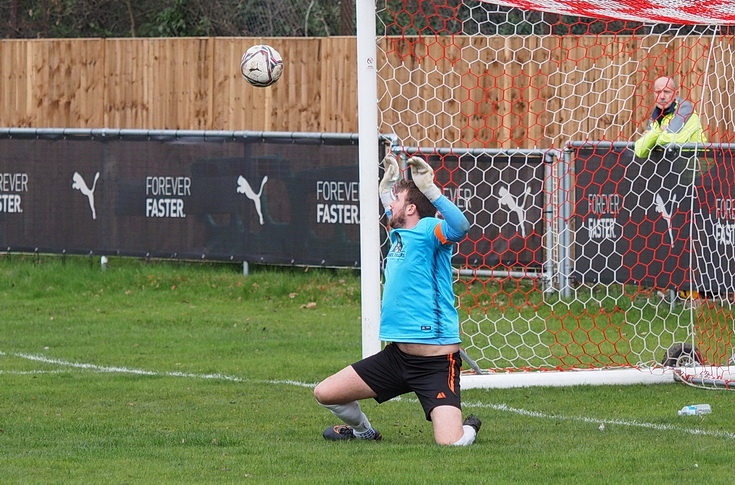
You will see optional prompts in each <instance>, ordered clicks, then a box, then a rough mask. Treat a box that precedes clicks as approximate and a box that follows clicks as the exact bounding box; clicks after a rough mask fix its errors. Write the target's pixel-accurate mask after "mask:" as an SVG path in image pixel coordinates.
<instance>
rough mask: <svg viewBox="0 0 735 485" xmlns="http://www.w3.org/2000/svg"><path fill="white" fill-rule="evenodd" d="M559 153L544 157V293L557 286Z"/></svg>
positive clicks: (550, 291) (554, 290)
mask: <svg viewBox="0 0 735 485" xmlns="http://www.w3.org/2000/svg"><path fill="white" fill-rule="evenodd" d="M558 158H559V157H558V153H557V154H555V156H546V157H544V211H543V220H544V246H545V248H544V249H545V251H544V252H545V259H544V270H543V276H542V284H543V287H544V293H555V292H556V290H557V288H556V286H555V285H554V271H555V270H556V268H557V267H558V264H557V257H556V254H557V251H556V246H555V244H554V242H555V241H556V240H557V238H558V234H557V231H556V224H555V223H554V219H555V217H556V216H555V214H556V210H555V208H556V207H558V206H557V204H556V197H555V195H556V194H557V184H556V183H555V181H556V179H555V177H554V166H555V164H556V163H557V160H558Z"/></svg>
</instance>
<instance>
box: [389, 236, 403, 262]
mask: <svg viewBox="0 0 735 485" xmlns="http://www.w3.org/2000/svg"><path fill="white" fill-rule="evenodd" d="M405 257H406V251H405V250H404V249H403V238H401V235H400V234H398V233H396V242H395V244H393V247H392V248H391V249H390V251H389V252H388V258H391V259H403V258H405Z"/></svg>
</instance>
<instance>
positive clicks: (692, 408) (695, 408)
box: [679, 404, 712, 416]
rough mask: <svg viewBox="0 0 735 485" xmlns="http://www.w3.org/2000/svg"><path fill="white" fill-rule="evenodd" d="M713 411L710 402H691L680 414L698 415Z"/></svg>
mask: <svg viewBox="0 0 735 485" xmlns="http://www.w3.org/2000/svg"><path fill="white" fill-rule="evenodd" d="M711 412H712V406H710V405H709V404H690V405H689V406H684V407H683V408H681V409H680V410H679V416H697V415H699V414H709V413H711Z"/></svg>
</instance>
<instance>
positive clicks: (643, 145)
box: [634, 77, 707, 158]
mask: <svg viewBox="0 0 735 485" xmlns="http://www.w3.org/2000/svg"><path fill="white" fill-rule="evenodd" d="M678 91H679V88H678V85H677V84H676V81H675V80H674V78H671V77H660V78H658V79H656V80H655V81H654V82H653V93H654V95H655V96H656V99H655V103H656V107H655V108H654V109H653V112H652V113H651V119H650V121H649V124H648V130H647V131H646V132H645V133H644V134H643V136H642V137H641V138H639V139H638V140H636V142H635V149H634V151H635V154H636V156H637V157H641V158H647V157H648V155H649V154H650V153H651V150H652V149H653V148H654V147H656V146H661V145H668V144H669V143H676V144H679V145H681V144H684V143H707V137H706V136H705V134H704V132H703V131H702V125H701V123H700V122H699V115H698V114H697V112H696V111H695V110H694V106H693V105H692V103H691V102H689V101H685V100H683V99H681V98H679V97H677V93H678Z"/></svg>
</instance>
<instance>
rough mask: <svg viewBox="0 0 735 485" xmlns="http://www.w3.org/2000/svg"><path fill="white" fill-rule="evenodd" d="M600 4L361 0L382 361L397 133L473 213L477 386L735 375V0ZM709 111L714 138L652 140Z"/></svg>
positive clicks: (466, 260) (375, 321) (371, 259)
mask: <svg viewBox="0 0 735 485" xmlns="http://www.w3.org/2000/svg"><path fill="white" fill-rule="evenodd" d="M600 3H601V5H600V6H597V7H591V6H590V5H591V4H590V3H589V2H576V1H574V0H540V1H538V2H527V1H524V0H517V1H514V0H504V1H491V0H485V1H470V0H466V1H461V0H365V1H362V0H361V1H359V2H356V5H357V11H356V13H357V58H358V65H357V69H358V79H359V85H358V93H359V96H358V98H359V99H358V106H359V136H360V152H359V153H360V182H361V183H360V197H361V202H360V204H361V205H360V212H361V214H362V215H363V216H362V218H361V268H362V273H361V278H362V298H363V300H362V344H363V355H364V356H367V355H370V354H373V353H375V352H376V351H378V350H379V349H380V346H381V343H380V342H379V340H378V326H379V321H380V287H381V282H380V279H381V274H380V270H381V267H382V262H381V251H382V246H381V245H382V244H383V243H384V241H382V240H381V234H382V233H381V228H380V220H379V218H378V217H377V215H378V208H379V203H378V194H377V181H378V180H379V177H380V172H379V161H380V157H381V153H382V151H381V146H380V143H379V141H378V140H385V139H390V140H393V142H392V143H391V144H390V145H385V146H383V147H382V148H383V149H384V150H391V151H393V152H394V153H395V154H396V155H397V156H399V157H401V158H403V159H405V158H407V157H410V156H412V155H415V154H418V155H420V156H422V157H424V158H425V159H426V160H427V161H428V162H429V163H430V164H431V165H432V167H433V168H434V170H435V173H436V177H437V183H438V184H439V185H440V186H441V187H442V189H443V191H444V193H445V195H447V196H448V197H449V198H450V199H452V200H453V201H455V203H457V205H458V206H460V208H461V209H462V210H463V211H464V212H465V214H467V216H468V218H469V219H470V222H471V223H472V230H471V232H470V234H469V236H468V237H467V238H466V240H465V241H463V242H462V243H460V244H459V246H458V249H457V253H456V255H455V258H454V264H455V268H456V285H455V288H456V290H457V295H458V301H457V305H458V310H459V314H460V321H461V324H462V332H463V343H462V348H463V353H464V357H465V367H464V368H463V371H464V373H463V386H464V387H465V388H472V387H514V386H527V385H542V386H544V385H549V386H551V385H573V384H605V383H611V384H621V383H623V384H629V383H659V382H673V381H675V380H676V381H680V382H685V383H687V384H690V385H695V386H698V387H704V388H723V387H724V388H729V387H731V386H735V377H734V378H731V375H732V369H731V368H730V367H729V366H730V364H731V363H733V359H735V339H733V336H734V335H735V307H734V305H735V298H734V297H735V169H732V167H733V166H735V145H733V144H732V142H733V141H735V140H733V133H734V130H733V126H735V99H733V97H734V96H735V95H733V94H732V93H733V92H734V91H735V89H734V88H735V69H734V68H733V67H732V66H735V27H732V26H729V25H728V23H735V0H722V1H720V2H717V6H713V5H710V4H705V3H703V2H693V1H685V2H680V1H677V2H674V1H673V0H664V1H658V2H654V1H652V0H639V1H637V2H630V1H627V0H610V1H606V2H600ZM529 8H533V9H534V10H529ZM660 78H666V79H670V84H667V86H669V87H670V88H671V89H672V91H674V94H675V95H676V100H675V102H674V103H672V104H670V105H667V106H666V107H665V108H659V111H658V112H656V111H655V110H656V107H657V105H656V101H657V97H656V94H655V93H654V83H655V81H656V80H657V79H660ZM687 107H688V108H687ZM661 111H663V113H661ZM692 111H694V113H696V115H697V116H698V117H699V120H700V123H701V127H702V130H701V132H702V133H704V136H703V137H699V138H697V137H694V136H693V137H691V138H689V139H687V140H683V139H681V138H678V139H676V140H675V141H674V142H672V143H664V142H663V141H661V143H659V144H655V143H654V147H653V149H652V150H651V151H650V153H646V154H644V153H643V152H640V151H639V152H638V153H636V152H635V150H634V143H635V141H636V140H638V139H639V138H641V137H642V135H643V134H644V132H645V131H646V129H647V128H648V125H649V123H650V122H651V119H652V117H655V116H656V115H660V116H661V117H663V116H668V118H667V121H666V123H668V122H669V121H668V120H674V119H677V117H681V118H682V119H684V120H689V119H690V118H689V117H690V116H691V115H690V113H691V112H692ZM671 123H672V125H671V126H672V127H674V126H675V125H676V122H674V121H672V122H671ZM665 126H666V125H664V128H665ZM673 129H674V128H672V130H673ZM664 138H665V137H661V138H660V140H664ZM366 140H375V141H374V142H367V141H366ZM669 141H671V140H669ZM372 214H374V215H375V216H373V215H372Z"/></svg>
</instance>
